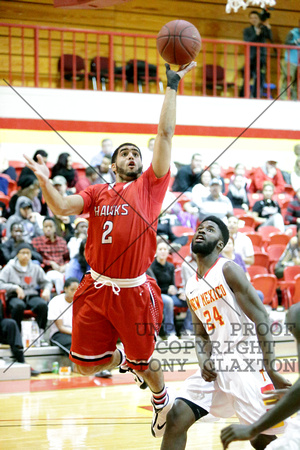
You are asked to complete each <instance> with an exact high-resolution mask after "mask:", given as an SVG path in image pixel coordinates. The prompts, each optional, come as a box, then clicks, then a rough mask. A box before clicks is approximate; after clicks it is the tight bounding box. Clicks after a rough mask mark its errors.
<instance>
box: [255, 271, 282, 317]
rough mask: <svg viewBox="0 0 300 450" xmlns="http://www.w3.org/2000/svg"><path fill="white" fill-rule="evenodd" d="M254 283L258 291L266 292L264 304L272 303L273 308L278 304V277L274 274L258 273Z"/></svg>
mask: <svg viewBox="0 0 300 450" xmlns="http://www.w3.org/2000/svg"><path fill="white" fill-rule="evenodd" d="M252 285H253V287H254V289H256V290H257V291H261V292H262V293H263V294H264V304H266V305H272V308H273V309H276V308H277V306H278V298H277V294H276V287H277V278H276V276H275V275H272V274H264V275H256V276H255V277H254V278H253V280H252Z"/></svg>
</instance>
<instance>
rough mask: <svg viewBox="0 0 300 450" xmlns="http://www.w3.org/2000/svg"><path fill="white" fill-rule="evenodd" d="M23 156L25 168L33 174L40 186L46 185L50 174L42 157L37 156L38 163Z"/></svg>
mask: <svg viewBox="0 0 300 450" xmlns="http://www.w3.org/2000/svg"><path fill="white" fill-rule="evenodd" d="M23 156H24V158H25V159H26V161H27V162H26V166H27V167H28V168H29V169H31V170H32V171H33V172H34V174H35V176H36V177H37V179H38V180H39V182H40V185H44V184H46V182H47V181H48V180H49V175H50V172H49V169H48V167H47V166H46V164H45V162H44V160H43V158H42V156H41V155H37V159H38V162H36V161H34V160H33V159H32V158H30V156H27V155H23Z"/></svg>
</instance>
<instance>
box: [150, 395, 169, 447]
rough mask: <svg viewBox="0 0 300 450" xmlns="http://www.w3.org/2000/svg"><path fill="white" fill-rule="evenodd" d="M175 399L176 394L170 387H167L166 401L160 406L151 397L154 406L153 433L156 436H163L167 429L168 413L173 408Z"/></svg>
mask: <svg viewBox="0 0 300 450" xmlns="http://www.w3.org/2000/svg"><path fill="white" fill-rule="evenodd" d="M174 400H175V394H174V392H173V391H172V390H171V389H170V388H167V397H166V401H165V403H164V404H163V405H162V406H159V407H157V406H155V405H154V402H153V398H152V399H151V403H152V406H153V417H152V425H151V433H152V435H153V436H154V437H156V438H160V437H163V435H164V433H165V429H166V422H167V414H168V412H169V411H170V409H171V408H172V406H173V403H174Z"/></svg>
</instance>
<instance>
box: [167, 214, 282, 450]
mask: <svg viewBox="0 0 300 450" xmlns="http://www.w3.org/2000/svg"><path fill="white" fill-rule="evenodd" d="M228 237H229V231H228V228H227V227H226V225H225V224H224V222H222V220H220V219H218V218H217V217H215V216H209V217H206V218H205V219H204V220H203V221H202V222H201V224H200V225H199V227H198V228H197V231H196V234H195V236H194V238H193V242H192V251H193V253H195V254H196V258H197V266H198V271H197V273H195V274H194V275H193V276H192V277H191V278H190V279H189V281H188V282H187V285H186V296H187V299H188V304H189V308H190V309H191V312H192V317H193V324H194V332H195V347H196V353H197V357H198V362H199V366H200V367H199V369H198V371H197V372H196V373H195V374H194V375H192V376H191V377H189V378H188V379H187V380H186V381H185V383H184V385H183V388H182V390H181V392H179V394H178V396H177V398H176V400H175V403H174V405H173V407H172V409H171V410H170V411H169V413H168V415H167V424H166V431H165V434H164V438H163V442H162V446H161V449H163V450H173V449H176V450H179V449H184V448H185V446H186V440H187V430H188V429H189V427H190V426H191V425H193V423H195V422H196V421H197V420H199V419H201V418H202V417H204V416H206V415H207V414H208V413H211V414H212V415H213V416H215V417H223V418H226V417H231V416H233V415H234V414H236V415H237V417H238V419H239V421H240V423H242V424H250V423H252V422H254V421H255V420H257V419H258V418H259V417H260V416H261V415H262V414H263V413H264V412H265V411H266V407H265V405H264V402H263V395H262V394H263V392H264V391H266V390H272V389H274V386H275V387H276V388H277V389H280V388H286V387H287V386H290V382H289V381H288V380H286V379H284V378H283V377H282V376H281V375H280V374H279V373H278V372H277V371H276V367H274V365H275V364H274V362H275V354H274V346H273V337H272V333H271V329H270V324H269V319H268V314H267V312H266V310H265V308H264V306H263V305H262V303H261V301H260V299H259V298H258V296H257V294H256V291H255V289H254V288H253V287H252V285H251V284H250V283H249V281H248V280H247V278H246V276H245V273H244V271H243V270H242V269H241V268H240V267H239V266H238V265H237V264H235V263H234V262H233V261H231V260H228V259H226V258H220V257H219V256H220V252H221V251H222V249H223V247H224V246H225V245H226V243H227V241H228ZM258 341H259V342H258ZM263 362H264V364H263ZM283 425H284V424H283V423H281V424H278V426H277V428H275V429H269V430H266V431H264V434H260V435H258V436H256V437H255V438H253V439H252V440H251V444H252V446H253V447H254V448H256V449H264V448H265V447H266V446H267V445H268V444H269V443H270V442H271V441H273V440H275V439H276V436H275V434H276V433H278V432H282V430H283V428H284V426H283ZM206 448H208V447H207V446H206Z"/></svg>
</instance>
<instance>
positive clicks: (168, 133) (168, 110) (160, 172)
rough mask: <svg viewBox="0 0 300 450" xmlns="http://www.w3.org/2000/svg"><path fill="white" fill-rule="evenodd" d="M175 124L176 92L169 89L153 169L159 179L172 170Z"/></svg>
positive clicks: (154, 154) (154, 153)
mask: <svg viewBox="0 0 300 450" xmlns="http://www.w3.org/2000/svg"><path fill="white" fill-rule="evenodd" d="M175 122H176V91H175V90H174V89H171V88H170V87H167V91H166V95H165V99H164V103H163V107H162V111H161V114H160V119H159V124H158V130H157V136H156V139H155V145H154V151H153V160H152V167H153V170H154V173H155V175H156V176H157V177H162V176H164V175H165V174H166V173H167V172H168V170H169V168H170V163H171V146H172V137H173V135H174V131H175Z"/></svg>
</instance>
